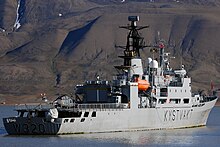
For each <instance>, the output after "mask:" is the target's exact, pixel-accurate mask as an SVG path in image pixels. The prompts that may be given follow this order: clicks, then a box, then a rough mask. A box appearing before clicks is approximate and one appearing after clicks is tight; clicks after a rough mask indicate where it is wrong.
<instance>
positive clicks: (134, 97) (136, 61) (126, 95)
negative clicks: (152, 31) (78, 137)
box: [3, 16, 217, 135]
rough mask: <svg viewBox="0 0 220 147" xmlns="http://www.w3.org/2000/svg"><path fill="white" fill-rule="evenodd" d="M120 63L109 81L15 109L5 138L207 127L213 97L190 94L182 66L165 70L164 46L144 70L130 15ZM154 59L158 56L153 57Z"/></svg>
mask: <svg viewBox="0 0 220 147" xmlns="http://www.w3.org/2000/svg"><path fill="white" fill-rule="evenodd" d="M128 20H129V21H130V22H131V25H129V26H125V27H121V28H125V29H128V30H129V33H128V36H127V44H126V46H125V47H122V48H123V49H124V55H123V56H119V57H121V58H123V59H124V64H123V65H121V66H115V68H116V69H117V70H118V74H117V75H116V76H114V77H113V80H112V81H111V82H109V81H102V80H100V79H99V78H97V80H95V81H86V82H85V83H84V84H83V85H77V86H76V92H75V96H74V97H69V96H67V95H63V96H60V97H58V98H57V99H56V100H55V101H54V102H51V103H50V104H47V105H46V104H39V105H35V106H33V105H27V104H26V105H19V106H18V107H17V108H16V109H15V110H16V111H17V112H18V116H16V117H8V118H3V122H4V126H5V129H6V131H7V132H8V134H13V135H18V134H25V135H29V134H31V135H33V134H40V135H44V134H55V135H56V134H69V133H70V134H71V133H94V132H117V131H134V130H151V129H170V128H186V127H196V126H204V125H206V122H207V119H208V116H209V113H210V111H211V109H212V108H213V106H214V105H215V103H216V101H217V96H216V92H215V91H214V92H213V94H212V95H210V96H205V95H202V94H196V95H192V92H191V78H189V77H188V76H187V72H186V70H185V69H184V66H182V68H181V69H177V70H173V69H171V68H170V67H169V57H168V54H166V53H165V52H164V44H163V43H162V42H160V43H158V45H155V46H154V47H152V51H156V50H159V55H158V56H159V62H158V61H156V60H155V59H152V58H148V63H147V66H146V67H143V64H142V59H141V58H140V52H139V50H140V49H142V48H144V47H146V46H145V45H144V43H143V42H144V41H143V37H141V36H140V34H139V30H141V29H143V28H147V26H143V27H141V26H137V25H136V23H137V21H138V20H139V17H138V16H130V17H129V18H128ZM155 54H156V53H155Z"/></svg>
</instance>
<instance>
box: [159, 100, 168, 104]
mask: <svg viewBox="0 0 220 147" xmlns="http://www.w3.org/2000/svg"><path fill="white" fill-rule="evenodd" d="M166 101H167V99H159V101H158V103H159V104H164V103H166Z"/></svg>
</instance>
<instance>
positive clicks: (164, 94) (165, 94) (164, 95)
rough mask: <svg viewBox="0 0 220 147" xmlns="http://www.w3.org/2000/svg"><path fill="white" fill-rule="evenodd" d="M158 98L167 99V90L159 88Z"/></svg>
mask: <svg viewBox="0 0 220 147" xmlns="http://www.w3.org/2000/svg"><path fill="white" fill-rule="evenodd" d="M160 96H161V97H167V88H161V89H160Z"/></svg>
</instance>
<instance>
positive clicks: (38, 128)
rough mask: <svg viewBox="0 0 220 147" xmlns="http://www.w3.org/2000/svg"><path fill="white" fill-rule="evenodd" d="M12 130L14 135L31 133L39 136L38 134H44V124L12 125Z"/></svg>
mask: <svg viewBox="0 0 220 147" xmlns="http://www.w3.org/2000/svg"><path fill="white" fill-rule="evenodd" d="M13 127H14V130H15V132H16V133H21V132H24V133H31V134H39V133H45V126H44V124H38V125H36V124H31V125H28V124H17V123H14V124H13Z"/></svg>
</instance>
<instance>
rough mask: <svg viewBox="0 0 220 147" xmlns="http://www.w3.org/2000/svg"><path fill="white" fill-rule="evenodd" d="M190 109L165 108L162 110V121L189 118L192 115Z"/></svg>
mask: <svg viewBox="0 0 220 147" xmlns="http://www.w3.org/2000/svg"><path fill="white" fill-rule="evenodd" d="M192 111H193V110H192V109H187V110H179V109H173V110H165V111H164V121H165V122H166V121H179V120H186V119H189V118H190V117H191V115H192Z"/></svg>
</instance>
